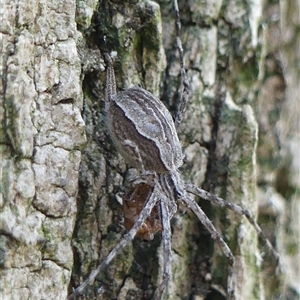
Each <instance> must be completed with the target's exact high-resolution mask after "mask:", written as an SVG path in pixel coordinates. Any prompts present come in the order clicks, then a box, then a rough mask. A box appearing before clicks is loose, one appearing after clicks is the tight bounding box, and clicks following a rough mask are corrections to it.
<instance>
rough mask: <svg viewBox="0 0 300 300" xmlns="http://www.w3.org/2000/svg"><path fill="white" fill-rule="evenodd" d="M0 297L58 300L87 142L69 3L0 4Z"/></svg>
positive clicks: (68, 267) (69, 258)
mask: <svg viewBox="0 0 300 300" xmlns="http://www.w3.org/2000/svg"><path fill="white" fill-rule="evenodd" d="M1 12H2V13H3V15H2V18H1V39H2V40H1V46H2V48H1V63H2V66H1V74H2V78H1V79H2V80H1V86H0V90H1V92H0V94H1V98H0V99H1V100H0V116H1V117H0V120H1V123H0V143H1V145H0V153H1V154H0V157H1V159H0V165H1V168H0V174H1V175H0V176H1V183H0V207H1V217H0V218H1V229H0V232H1V241H0V249H1V283H0V287H1V288H0V293H1V294H0V298H1V299H64V298H65V297H66V296H67V291H68V284H69V281H70V277H71V272H72V266H73V252H72V247H71V244H70V241H71V238H72V233H73V229H74V223H75V218H76V196H77V192H78V169H79V164H80V157H81V151H80V149H79V148H80V147H82V146H83V144H84V143H85V131H84V122H83V119H82V116H81V109H82V103H83V102H82V99H83V97H82V89H81V81H80V74H81V69H80V60H79V57H78V53H77V46H76V40H77V30H76V23H75V5H74V3H73V1H68V0H62V1H56V0H55V1H22V0H20V1H4V2H1Z"/></svg>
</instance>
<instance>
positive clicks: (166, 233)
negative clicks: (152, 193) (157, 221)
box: [154, 198, 172, 300]
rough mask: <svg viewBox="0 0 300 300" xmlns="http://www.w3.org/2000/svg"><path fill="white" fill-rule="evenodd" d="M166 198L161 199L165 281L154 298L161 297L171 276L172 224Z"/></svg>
mask: <svg viewBox="0 0 300 300" xmlns="http://www.w3.org/2000/svg"><path fill="white" fill-rule="evenodd" d="M164 200H168V199H166V198H164V199H163V200H161V202H160V208H161V222H162V226H163V230H162V242H163V252H164V268H163V281H162V283H161V284H160V285H159V287H158V288H157V289H156V291H155V293H154V299H158V300H159V299H161V297H162V294H163V292H164V290H165V288H166V287H167V286H168V282H169V280H170V278H171V260H172V253H171V226H170V211H169V206H168V203H167V201H164Z"/></svg>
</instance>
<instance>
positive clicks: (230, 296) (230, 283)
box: [181, 195, 235, 300]
mask: <svg viewBox="0 0 300 300" xmlns="http://www.w3.org/2000/svg"><path fill="white" fill-rule="evenodd" d="M181 200H182V201H184V202H185V203H186V204H187V205H188V207H189V208H191V210H192V211H193V213H194V214H195V215H196V216H197V217H198V219H199V221H200V222H201V223H202V224H203V226H204V227H205V228H206V229H207V230H208V232H209V233H210V234H211V237H212V238H213V239H214V241H215V242H216V243H217V244H218V246H219V247H220V248H221V250H222V252H223V253H224V255H225V256H226V257H227V258H228V276H227V300H234V299H235V296H234V277H233V269H234V262H235V259H234V256H233V254H232V252H231V250H230V248H229V247H228V245H227V244H226V243H225V241H224V240H223V239H222V237H221V235H220V234H219V233H218V231H217V230H216V228H215V227H214V225H213V224H212V222H211V221H210V219H209V218H208V217H207V216H206V214H205V213H204V212H203V210H202V209H201V208H200V207H199V205H198V204H197V202H196V201H195V200H194V199H192V198H191V197H189V196H188V195H185V196H184V197H183V198H182V199H181Z"/></svg>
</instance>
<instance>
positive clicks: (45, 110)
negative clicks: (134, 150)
mask: <svg viewBox="0 0 300 300" xmlns="http://www.w3.org/2000/svg"><path fill="white" fill-rule="evenodd" d="M262 5H263V3H262V1H252V2H247V3H246V2H242V1H223V2H222V1H213V2H212V1H207V2H201V1H190V2H188V3H187V2H186V1H181V2H180V10H181V18H182V35H181V38H182V42H183V45H184V53H185V58H184V59H185V63H186V68H187V70H188V77H189V80H190V83H191V92H190V97H189V103H188V108H187V111H186V114H185V120H184V123H183V124H182V126H181V128H180V131H179V136H180V140H181V142H182V147H183V152H184V154H185V164H184V166H183V168H182V170H181V173H182V176H183V178H184V179H185V180H186V181H190V182H192V183H194V184H196V185H197V186H202V187H203V188H205V189H207V190H209V191H211V192H214V193H216V194H218V195H220V196H222V197H224V198H226V199H227V200H228V201H231V202H234V203H237V204H240V205H242V206H244V207H246V208H248V209H250V210H251V211H252V212H253V213H254V214H258V211H257V210H258V208H260V211H259V213H260V215H259V220H260V221H261V222H262V223H265V229H266V230H267V232H269V235H270V238H271V239H272V241H273V242H274V244H276V245H277V247H278V249H279V250H280V252H281V253H280V254H281V256H282V257H283V259H284V265H283V273H282V274H281V275H280V276H278V277H275V276H274V274H275V266H274V262H272V259H271V258H270V257H269V256H268V254H267V253H266V254H265V256H264V258H263V263H262V266H260V256H261V253H262V252H265V251H266V249H265V248H264V247H263V245H261V246H259V244H258V240H257V236H256V234H255V232H254V230H253V229H252V228H251V226H250V225H249V224H248V223H247V221H246V220H244V219H243V218H240V217H238V216H236V215H234V214H233V213H229V212H227V211H224V210H223V209H220V208H216V207H211V206H209V205H208V204H207V203H204V202H203V200H199V199H198V202H199V204H200V205H201V207H202V208H203V209H205V211H206V212H207V214H208V215H209V216H210V218H211V219H212V220H213V221H214V224H215V225H216V227H217V229H218V230H219V232H220V233H221V234H222V235H223V237H224V238H225V240H226V241H227V242H228V244H229V246H230V248H231V249H232V251H233V253H234V255H235V257H236V260H237V267H236V276H237V282H238V284H237V287H236V294H237V299H247V300H248V299H288V298H289V299H298V298H299V294H300V292H299V286H297V283H298V282H299V269H300V268H299V261H300V259H299V239H297V237H299V232H300V231H299V182H300V178H299V153H298V152H299V150H298V149H300V148H299V146H300V145H299V144H300V143H299V127H298V125H299V87H297V85H298V84H297V83H299V71H298V73H297V68H295V61H296V60H297V59H298V60H299V52H296V51H293V49H294V48H295V47H296V46H297V43H298V45H299V33H297V31H296V30H295V27H294V25H293V24H299V20H298V19H297V9H298V14H299V8H297V7H294V8H293V9H292V8H291V7H290V5H292V2H291V3H290V2H288V1H287V2H283V3H282V5H281V11H280V10H279V6H278V5H274V4H273V5H266V7H265V9H264V10H263V7H262ZM75 9H76V11H75ZM290 15H293V16H294V17H293V18H291V19H292V20H293V21H290V18H289V17H288V16H290ZM274 16H276V17H278V18H274ZM3 20H4V21H3V22H2V25H1V33H2V40H3V42H2V57H3V58H2V62H3V68H2V72H3V80H2V85H1V96H2V97H1V98H0V99H1V100H0V101H1V106H0V115H1V119H0V120H1V127H0V141H1V146H0V149H1V173H0V174H1V176H2V177H1V185H0V199H1V202H0V203H1V205H0V207H1V212H0V213H1V244H0V246H1V258H2V259H1V270H0V271H1V284H0V286H1V290H0V293H1V294H0V296H3V299H43V298H47V299H64V298H65V297H66V295H67V291H68V289H69V291H70V290H71V288H72V287H74V286H77V285H78V284H79V283H80V282H82V280H83V279H84V278H85V277H86V276H87V275H88V274H89V272H90V271H91V270H93V269H94V268H95V267H96V266H97V265H98V264H99V262H100V261H101V260H102V259H103V258H104V257H105V256H106V255H107V254H108V253H109V251H110V250H111V249H112V248H113V247H114V245H115V244H116V243H117V241H119V240H120V239H121V238H122V235H123V234H124V228H123V223H122V208H121V205H120V203H119V201H118V200H119V199H120V198H121V196H122V193H124V192H125V191H127V190H128V188H129V186H130V182H129V180H128V179H129V178H130V176H134V175H136V172H135V170H133V169H131V168H129V167H128V166H127V165H126V163H125V162H124V160H123V159H122V157H121V156H120V155H119V154H118V153H117V152H116V150H115V148H114V146H113V144H112V143H111V141H110V139H109V136H108V134H107V130H106V126H105V114H104V101H103V100H104V86H105V66H104V63H103V60H102V56H101V52H103V51H116V52H117V54H118V60H117V62H116V63H115V72H116V76H117V85H118V88H119V89H123V88H126V87H131V86H136V85H140V86H142V87H144V88H146V89H147V90H149V91H151V92H152V93H154V94H155V95H157V96H159V97H160V98H161V99H162V101H164V103H165V104H166V105H167V107H168V108H169V109H170V110H171V111H172V112H173V113H174V111H175V109H176V106H177V104H178V99H179V94H178V93H179V92H180V67H179V59H178V57H177V52H176V47H175V31H174V14H173V6H172V3H171V1H160V2H159V4H157V3H155V2H153V1H148V0H144V1H142V0H140V1H138V0H135V1H134V0H132V1H126V2H124V1H111V2H107V1H102V2H100V3H98V2H97V1H78V2H77V4H76V6H75V3H74V2H73V1H66V0H65V1H59V2H58V1H53V2H49V1H45V2H43V1H31V2H29V3H28V2H26V1H23V0H20V1H19V2H18V3H14V4H11V3H10V2H7V3H5V10H4V17H3ZM280 21H281V24H282V25H281V26H283V27H282V28H283V32H285V34H284V35H280V34H279V33H280V29H281V28H280ZM262 22H264V26H262ZM297 22H298V23H297ZM76 26H77V28H76ZM286 32H287V33H288V34H286ZM282 42H283V44H282ZM76 46H77V47H76ZM299 48H300V47H298V49H299ZM80 63H81V65H80ZM80 68H81V70H80ZM297 76H298V77H297ZM297 88H298V90H297ZM278 92H280V93H278ZM82 100H84V105H83V106H82ZM297 100H298V102H297ZM82 117H83V119H84V122H85V124H84V123H83V121H82ZM84 125H85V126H84ZM85 142H86V143H85ZM83 144H85V147H84V148H82V146H83ZM79 162H81V165H80V166H81V167H80V172H78V168H79ZM78 182H79V185H78ZM278 203H279V204H278ZM270 215H271V217H270ZM269 219H271V221H272V222H273V223H269V222H267V221H269ZM266 220H267V221H266ZM293 220H296V221H293ZM297 220H298V223H297ZM172 228H173V238H172V243H173V244H172V248H173V264H172V266H173V278H172V280H171V283H170V286H169V289H168V294H166V295H165V299H190V298H193V299H204V298H205V297H206V299H209V297H211V298H210V299H217V297H222V296H221V294H222V292H223V291H224V288H222V286H223V287H224V286H225V284H226V265H227V260H226V259H225V258H224V256H223V255H222V253H220V250H219V249H218V247H217V246H216V245H215V244H214V243H213V241H212V240H211V238H210V237H209V236H208V234H207V232H206V230H205V229H204V228H202V226H201V224H199V222H198V221H197V219H196V218H195V216H193V214H192V213H190V212H189V211H187V212H186V213H182V211H181V212H179V213H178V214H177V215H176V216H175V217H174V219H173V221H172ZM274 228H275V230H274ZM72 235H73V236H72ZM295 237H296V238H295ZM71 239H72V241H71ZM161 251H162V250H161V247H160V235H159V234H158V235H157V236H156V237H155V239H154V240H153V241H150V242H145V241H141V240H134V241H133V243H132V245H131V246H129V247H127V248H126V249H125V250H124V251H123V252H122V253H121V254H120V255H119V256H118V257H117V258H116V259H115V260H114V262H113V263H112V264H111V265H110V266H109V267H108V268H107V269H106V270H105V271H104V272H102V273H101V274H99V276H98V278H97V280H96V281H95V283H94V284H93V286H90V287H89V288H88V290H87V293H86V295H85V296H84V297H82V298H83V299H131V298H135V299H150V298H151V295H152V293H153V290H154V289H155V287H156V285H157V283H158V280H159V278H160V276H161V274H160V268H159V265H161ZM297 262H298V265H297ZM71 272H72V276H71ZM297 272H298V274H297ZM270 278H272V279H273V280H270ZM297 297H298V298H297Z"/></svg>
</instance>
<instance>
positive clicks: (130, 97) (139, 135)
mask: <svg viewBox="0 0 300 300" xmlns="http://www.w3.org/2000/svg"><path fill="white" fill-rule="evenodd" d="M106 111H107V118H108V128H109V131H110V135H111V138H112V140H113V142H114V143H115V145H116V147H117V149H118V151H119V152H120V153H121V154H122V156H123V157H124V158H125V160H126V161H127V163H129V164H130V165H132V166H133V167H135V168H137V169H144V170H146V171H155V172H157V173H165V172H169V171H174V170H176V169H177V168H179V167H180V166H181V165H182V151H181V145H180V142H179V139H178V136H177V132H176V129H175V125H174V122H173V119H172V117H171V114H170V112H169V111H168V109H167V108H166V107H165V106H164V104H163V103H162V102H161V101H160V100H159V99H157V98H156V97H154V96H153V95H152V94H151V93H149V92H148V91H146V90H144V89H140V88H130V89H127V90H125V91H123V92H121V93H119V94H117V95H114V97H112V99H111V101H109V102H108V105H107V107H106Z"/></svg>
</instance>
